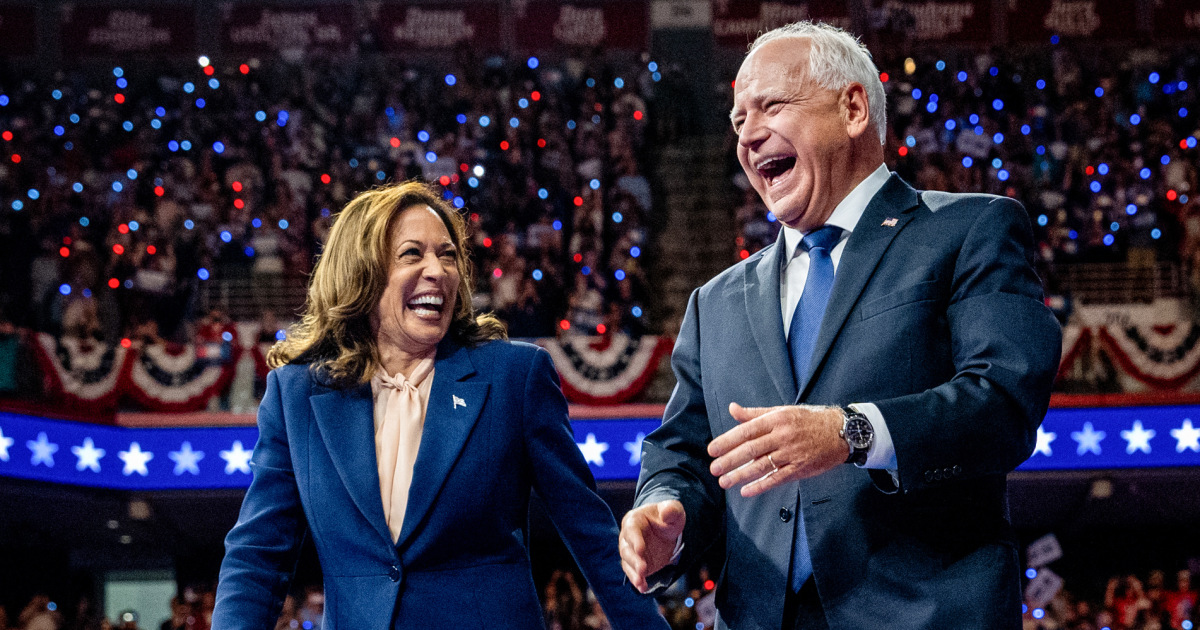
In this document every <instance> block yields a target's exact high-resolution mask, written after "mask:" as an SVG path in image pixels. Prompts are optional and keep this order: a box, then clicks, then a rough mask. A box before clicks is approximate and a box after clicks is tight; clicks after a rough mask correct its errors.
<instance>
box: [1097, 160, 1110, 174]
mask: <svg viewBox="0 0 1200 630" xmlns="http://www.w3.org/2000/svg"><path fill="white" fill-rule="evenodd" d="M1096 172H1098V173H1100V174H1101V175H1108V163H1107V162H1101V163H1100V166H1097V167H1096Z"/></svg>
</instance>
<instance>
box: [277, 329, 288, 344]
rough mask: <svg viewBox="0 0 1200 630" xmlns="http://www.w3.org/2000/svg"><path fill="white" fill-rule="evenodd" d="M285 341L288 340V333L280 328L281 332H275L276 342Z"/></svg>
mask: <svg viewBox="0 0 1200 630" xmlns="http://www.w3.org/2000/svg"><path fill="white" fill-rule="evenodd" d="M284 339H287V331H286V330H283V329H282V328H280V329H279V330H276V331H275V341H283V340H284Z"/></svg>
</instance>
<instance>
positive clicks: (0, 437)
mask: <svg viewBox="0 0 1200 630" xmlns="http://www.w3.org/2000/svg"><path fill="white" fill-rule="evenodd" d="M1193 417H1194V418H1193ZM660 422H661V421H660V419H659V418H657V417H653V418H645V417H633V418H620V419H604V420H582V419H581V420H574V421H573V422H572V428H573V430H574V432H575V442H576V444H577V445H578V446H579V451H580V453H582V454H583V457H584V459H585V460H586V461H587V463H588V466H589V467H590V468H591V470H592V473H593V474H594V475H595V476H596V479H597V480H599V481H615V480H632V479H637V475H638V470H639V468H640V466H641V454H642V439H643V438H645V437H646V435H647V434H648V433H650V432H651V431H653V430H654V429H655V428H657V427H658V426H659V424H660ZM257 437H258V436H257V430H256V429H254V428H253V427H235V428H224V427H221V428H214V427H191V428H151V429H147V428H121V427H109V426H99V425H94V424H88V423H81V422H67V421H62V420H46V419H43V418H37V417H34V416H27V415H20V414H13V413H0V477H17V478H21V479H32V480H36V481H47V482H52V483H66V484H73V485H81V486H95V487H104V488H113V489H118V490H171V489H204V488H244V487H246V486H248V485H249V483H250V455H251V451H252V449H253V447H254V443H255V440H257ZM1177 466H1200V406H1170V407H1168V406H1164V407H1106V408H1080V409H1065V408H1058V409H1051V410H1050V413H1049V414H1048V415H1047V416H1046V420H1045V422H1043V423H1042V426H1041V427H1040V428H1039V429H1038V439H1037V448H1036V450H1035V451H1034V453H1033V456H1032V457H1030V458H1029V460H1028V461H1026V462H1025V463H1024V464H1022V465H1021V467H1020V468H1019V470H1025V471H1039V470H1077V469H1111V468H1160V467H1177Z"/></svg>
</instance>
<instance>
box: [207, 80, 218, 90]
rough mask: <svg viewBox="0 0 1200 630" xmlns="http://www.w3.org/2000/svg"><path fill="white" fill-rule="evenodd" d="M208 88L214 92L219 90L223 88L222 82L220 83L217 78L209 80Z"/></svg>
mask: <svg viewBox="0 0 1200 630" xmlns="http://www.w3.org/2000/svg"><path fill="white" fill-rule="evenodd" d="M208 87H209V88H210V89H213V90H215V89H217V88H219V87H221V82H220V81H218V80H216V78H212V79H209V80H208Z"/></svg>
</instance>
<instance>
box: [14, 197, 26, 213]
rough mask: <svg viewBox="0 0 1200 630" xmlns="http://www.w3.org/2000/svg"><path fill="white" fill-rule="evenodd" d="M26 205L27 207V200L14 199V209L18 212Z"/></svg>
mask: <svg viewBox="0 0 1200 630" xmlns="http://www.w3.org/2000/svg"><path fill="white" fill-rule="evenodd" d="M24 207H25V202H24V201H21V200H20V199H14V200H13V202H12V209H13V210H16V211H17V212H20V211H21V209H22V208H24Z"/></svg>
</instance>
